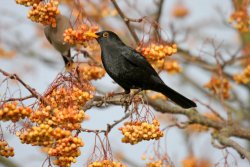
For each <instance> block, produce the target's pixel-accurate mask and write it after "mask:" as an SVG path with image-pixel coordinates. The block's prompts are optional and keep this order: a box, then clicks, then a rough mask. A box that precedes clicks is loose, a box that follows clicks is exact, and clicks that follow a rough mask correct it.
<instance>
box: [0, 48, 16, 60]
mask: <svg viewBox="0 0 250 167" xmlns="http://www.w3.org/2000/svg"><path fill="white" fill-rule="evenodd" d="M15 55H16V51H14V50H11V51H7V50H5V48H3V47H1V46H0V58H12V57H14V56H15Z"/></svg>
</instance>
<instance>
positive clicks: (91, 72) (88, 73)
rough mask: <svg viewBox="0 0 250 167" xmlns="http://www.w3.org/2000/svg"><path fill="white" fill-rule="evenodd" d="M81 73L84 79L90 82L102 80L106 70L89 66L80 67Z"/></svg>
mask: <svg viewBox="0 0 250 167" xmlns="http://www.w3.org/2000/svg"><path fill="white" fill-rule="evenodd" d="M79 71H80V75H81V77H82V79H84V80H88V81H90V80H97V79H100V78H102V77H103V76H104V75H105V70H104V69H103V68H102V67H99V66H90V65H88V64H84V65H82V66H79Z"/></svg>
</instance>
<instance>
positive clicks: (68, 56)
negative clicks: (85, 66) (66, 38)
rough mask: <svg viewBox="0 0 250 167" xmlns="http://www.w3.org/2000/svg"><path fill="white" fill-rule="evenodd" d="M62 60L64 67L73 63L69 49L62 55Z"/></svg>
mask: <svg viewBox="0 0 250 167" xmlns="http://www.w3.org/2000/svg"><path fill="white" fill-rule="evenodd" d="M62 58H63V61H64V63H65V66H66V67H67V66H70V65H71V64H72V63H73V59H72V57H71V52H70V49H69V50H68V51H67V52H66V53H63V54H62Z"/></svg>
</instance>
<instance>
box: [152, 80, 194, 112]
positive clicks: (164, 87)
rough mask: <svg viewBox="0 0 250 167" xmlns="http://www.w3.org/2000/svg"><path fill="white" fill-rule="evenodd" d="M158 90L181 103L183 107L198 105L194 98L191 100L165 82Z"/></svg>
mask: <svg viewBox="0 0 250 167" xmlns="http://www.w3.org/2000/svg"><path fill="white" fill-rule="evenodd" d="M156 91H157V92H161V93H162V94H164V95H165V96H167V97H168V98H169V99H171V100H172V101H173V102H175V103H176V104H178V105H180V106H181V107H183V108H191V107H196V104H195V103H194V102H193V101H192V100H189V99H188V98H186V97H185V96H183V95H181V94H179V93H178V92H176V91H175V90H173V89H171V88H169V87H168V86H167V85H165V84H162V85H160V86H158V87H157V89H156Z"/></svg>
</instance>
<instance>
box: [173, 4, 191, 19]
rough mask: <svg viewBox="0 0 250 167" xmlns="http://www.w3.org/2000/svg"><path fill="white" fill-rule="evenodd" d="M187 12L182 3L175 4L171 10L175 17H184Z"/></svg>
mask: <svg viewBox="0 0 250 167" xmlns="http://www.w3.org/2000/svg"><path fill="white" fill-rule="evenodd" d="M188 14H189V10H188V8H187V7H186V6H185V5H183V4H176V5H175V6H174V8H173V10H172V15H173V16H174V17H176V18H184V17H185V16H187V15H188Z"/></svg>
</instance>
